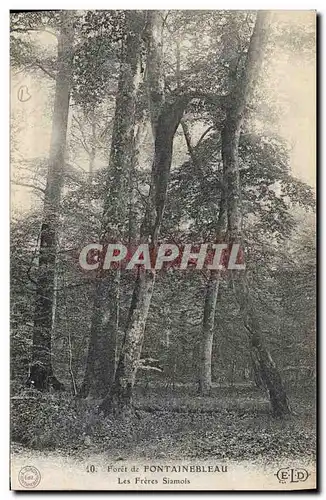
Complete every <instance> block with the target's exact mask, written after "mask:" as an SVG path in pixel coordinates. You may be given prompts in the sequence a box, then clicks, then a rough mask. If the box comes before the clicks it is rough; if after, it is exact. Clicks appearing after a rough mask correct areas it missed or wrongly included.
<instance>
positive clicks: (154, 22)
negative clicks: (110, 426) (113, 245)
mask: <svg viewBox="0 0 326 500" xmlns="http://www.w3.org/2000/svg"><path fill="white" fill-rule="evenodd" d="M162 24H163V18H162V15H161V12H160V11H150V12H148V13H147V30H146V36H147V53H148V57H147V85H148V95H149V103H150V114H151V123H152V130H153V135H154V160H153V164H152V171H151V184H150V191H149V195H148V200H147V205H146V210H145V214H144V219H143V222H142V225H141V228H140V243H146V244H149V247H150V248H151V249H152V250H153V251H155V246H156V245H157V242H158V236H159V231H160V227H161V223H162V218H163V212H164V207H165V202H166V194H167V188H168V181H169V173H170V168H171V162H172V151H173V139H174V136H175V133H176V130H177V128H178V126H179V123H180V120H181V118H182V115H183V113H184V110H185V107H186V105H187V103H188V102H189V100H190V98H189V97H188V96H174V97H172V98H170V99H167V98H166V96H165V92H164V78H163V73H162V71H163V51H162ZM154 283H155V270H154V269H145V270H143V269H141V268H139V269H138V275H137V279H136V282H135V286H134V290H133V296H132V300H131V304H130V309H129V317H128V321H127V326H126V329H125V333H124V339H123V345H122V348H121V353H120V357H119V362H118V366H117V370H116V374H115V379H114V383H113V386H112V388H111V391H110V392H109V394H108V395H107V396H106V397H105V399H104V400H103V402H102V404H101V407H100V408H101V410H102V411H103V412H104V413H108V412H110V411H117V412H121V411H123V412H124V411H126V410H127V411H128V410H129V409H130V407H131V404H132V396H133V388H134V384H135V379H136V373H137V369H138V366H139V360H140V354H141V349H142V344H143V338H144V332H145V326H146V320H147V316H148V311H149V307H150V303H151V298H152V294H153V289H154Z"/></svg>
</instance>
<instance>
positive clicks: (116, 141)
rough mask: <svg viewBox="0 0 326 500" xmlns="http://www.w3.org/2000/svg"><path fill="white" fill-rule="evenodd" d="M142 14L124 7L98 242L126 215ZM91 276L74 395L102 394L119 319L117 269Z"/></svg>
mask: <svg viewBox="0 0 326 500" xmlns="http://www.w3.org/2000/svg"><path fill="white" fill-rule="evenodd" d="M144 27H145V16H144V14H143V13H142V12H138V11H126V13H125V22H124V30H123V36H122V47H121V63H120V75H119V83H118V93H117V98H116V108H115V116H114V124H113V133H112V142H111V152H110V161H109V166H108V171H107V188H106V192H105V200H104V214H103V224H102V226H103V227H102V236H101V244H103V245H106V244H107V243H108V242H110V241H111V242H112V241H116V240H121V238H122V237H123V234H124V227H125V223H126V218H127V215H128V214H127V204H126V202H125V199H126V197H127V196H128V191H129V179H130V170H131V167H132V165H133V162H134V158H133V157H134V153H135V148H134V136H135V124H136V123H135V112H136V103H137V96H138V90H139V86H140V83H141V81H142V75H141V51H142V34H143V31H144ZM102 265H103V262H100V268H99V272H98V275H97V278H96V288H95V297H94V310H93V316H92V320H91V336H90V342H89V349H88V357H87V364H86V371H85V377H84V381H83V384H82V387H81V391H80V395H81V396H84V397H85V396H87V395H88V394H89V393H90V392H91V393H92V395H96V396H98V397H104V396H105V395H106V394H107V391H108V388H109V387H110V384H111V383H112V380H113V377H114V373H115V367H116V344H117V331H118V321H119V294H120V270H118V269H111V270H110V269H108V270H103V268H102Z"/></svg>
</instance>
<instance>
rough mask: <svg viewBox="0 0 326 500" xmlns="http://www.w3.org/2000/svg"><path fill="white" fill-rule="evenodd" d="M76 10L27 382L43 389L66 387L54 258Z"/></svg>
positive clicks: (61, 73)
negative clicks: (57, 354) (54, 339)
mask: <svg viewBox="0 0 326 500" xmlns="http://www.w3.org/2000/svg"><path fill="white" fill-rule="evenodd" d="M73 40H74V28H73V12H72V11H63V12H62V13H61V27H60V33H59V37H58V57H57V76H56V89H55V99H54V109H53V120H52V136H51V146H50V155H49V166H48V174H47V182H46V190H45V198H44V208H43V220H42V226H41V237H40V251H39V262H38V277H37V286H36V299H35V302H36V305H35V313H34V331H33V347H32V364H31V367H30V375H29V378H28V381H27V383H28V385H33V386H34V387H35V388H37V389H40V390H48V389H49V388H50V387H53V388H54V389H55V390H60V389H63V388H64V387H63V384H61V383H60V382H59V381H58V380H57V378H56V377H55V376H54V374H53V368H52V358H51V356H52V346H51V334H52V310H53V303H54V281H55V261H56V252H57V230H58V218H59V209H60V198H61V191H62V186H63V180H64V162H65V150H66V136H67V125H68V113H69V101H70V90H71V80H72V63H73Z"/></svg>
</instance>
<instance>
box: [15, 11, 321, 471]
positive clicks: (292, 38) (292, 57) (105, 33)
mask: <svg viewBox="0 0 326 500" xmlns="http://www.w3.org/2000/svg"><path fill="white" fill-rule="evenodd" d="M10 63H11V145H10V150H11V231H10V237H11V291H10V293H11V311H10V314H11V334H10V344H11V346H10V357H11V445H12V450H13V453H17V454H19V453H22V454H24V453H25V454H30V453H36V454H37V453H45V454H46V453H56V454H58V455H60V456H72V457H76V458H78V457H80V456H87V455H98V456H100V455H101V454H106V456H110V459H111V460H112V461H115V460H116V461H118V462H119V463H120V462H121V463H123V461H124V460H128V459H156V460H161V461H162V460H163V461H164V460H165V461H167V460H169V459H206V458H211V459H212V458H213V459H216V460H217V459H218V460H222V461H223V460H234V461H240V462H241V461H246V460H250V461H259V462H263V463H271V462H273V461H277V460H279V459H280V457H285V458H287V457H290V458H292V459H293V458H301V457H302V458H304V459H305V460H306V461H308V462H309V461H310V462H314V460H315V453H316V422H315V419H316V416H315V414H316V366H315V365H316V314H315V309H316V235H315V233H316V228H315V211H316V186H315V164H314V154H315V144H314V140H315V138H314V126H315V118H314V112H315V109H314V106H315V103H314V91H315V87H314V86H315V80H314V78H315V76H314V75H315V13H313V12H312V11H311V12H310V11H284V12H283V11H258V12H256V11H236V10H230V11H225V10H214V11H204V10H196V11H195V10H180V11H179V10H170V11H163V10H151V11H144V10H132V11H131V10H130V11H129V10H89V11H82V10H80V11H73V10H63V11H49V10H48V11H46V10H45V11H20V12H12V13H11V14H10ZM110 242H123V243H124V244H125V245H126V246H128V248H134V247H136V246H137V245H139V244H146V245H148V248H149V249H150V252H152V253H151V255H152V254H153V252H154V254H155V252H157V248H158V247H159V245H161V244H163V243H165V244H174V245H177V246H178V245H179V246H182V245H183V246H184V245H190V248H193V252H195V250H194V249H195V248H197V247H198V245H203V244H207V245H208V246H210V245H211V244H215V243H216V244H219V243H223V244H225V246H226V248H229V246H230V245H232V244H235V243H236V244H239V245H240V247H241V252H242V253H241V259H240V260H241V262H242V263H244V264H245V266H244V267H245V269H228V268H227V267H225V266H224V267H223V266H222V268H221V269H217V270H210V269H207V268H205V269H199V268H196V257H195V258H194V260H195V263H194V264H193V265H190V266H187V267H186V269H178V268H176V267H173V266H166V267H162V269H160V270H156V269H155V267H154V268H152V269H147V268H145V267H144V265H141V264H139V265H137V266H135V267H134V269H132V270H128V269H126V268H124V267H122V266H119V265H117V266H111V267H109V268H107V269H106V268H105V267H104V266H103V262H104V252H103V251H101V250H99V251H98V252H97V253H95V254H94V255H93V257H92V258H93V259H95V260H93V261H92V262H93V263H94V262H97V267H95V266H94V269H93V270H85V269H83V268H82V267H81V265H80V254H81V251H82V249H83V248H85V247H86V246H87V245H90V244H99V245H101V248H104V247H106V246H107V245H108V244H109V243H110ZM196 251H198V250H196ZM227 252H228V250H227V249H226V250H225V255H226V254H227ZM112 255H115V256H116V255H117V254H112ZM155 255H156V254H155ZM88 262H90V261H88ZM238 262H239V261H238Z"/></svg>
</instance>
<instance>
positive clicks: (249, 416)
mask: <svg viewBox="0 0 326 500" xmlns="http://www.w3.org/2000/svg"><path fill="white" fill-rule="evenodd" d="M308 392H309V391H307V390H305V392H304V394H305V397H304V398H303V397H302V394H300V393H298V392H297V393H293V394H292V396H291V405H292V409H293V414H292V415H291V416H290V417H288V418H286V419H282V420H280V419H275V418H273V416H272V415H271V413H270V409H269V404H268V401H267V399H265V398H264V397H263V396H262V394H261V393H260V392H259V391H257V390H256V389H254V388H248V387H247V388H246V387H234V388H230V387H228V388H221V387H216V388H214V390H213V391H212V394H211V395H210V396H205V397H200V396H198V395H196V394H195V392H194V389H192V393H191V390H189V389H186V388H184V387H182V386H181V387H177V388H176V389H175V391H174V392H172V391H171V389H169V390H153V389H147V390H145V389H144V388H139V390H138V394H137V395H136V397H135V407H136V412H135V414H134V415H133V416H132V417H130V418H125V419H123V420H121V419H117V418H105V419H104V418H103V417H101V416H100V415H99V414H98V412H97V406H98V402H97V401H94V400H89V399H87V400H80V399H74V398H71V397H68V395H67V394H62V395H46V396H45V395H43V394H40V393H36V391H31V392H29V393H28V395H27V394H26V391H25V393H24V394H25V395H24V396H19V397H16V398H15V397H14V398H13V400H12V403H13V404H12V417H11V420H12V425H11V434H12V446H13V452H14V453H15V452H17V453H22V450H27V449H30V450H42V451H43V452H44V451H46V450H49V451H50V450H53V451H54V450H55V452H56V453H59V454H61V455H63V456H67V455H69V456H74V457H75V458H76V459H78V457H81V456H82V457H85V456H92V455H94V454H98V455H101V454H103V453H104V454H105V455H106V456H108V455H109V456H110V459H111V460H117V461H120V460H133V459H144V460H151V459H160V460H162V459H166V460H172V459H179V460H180V459H198V458H200V459H202V460H204V459H214V460H224V459H227V460H243V461H245V460H250V461H253V462H255V461H257V462H266V463H271V462H274V461H277V460H279V459H280V458H281V457H282V458H287V457H288V458H291V459H294V458H300V457H302V458H305V459H306V460H311V461H314V459H315V450H316V423H315V404H314V401H313V399H314V391H311V392H310V396H309V397H308V396H307V394H308ZM27 405H28V409H27Z"/></svg>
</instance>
